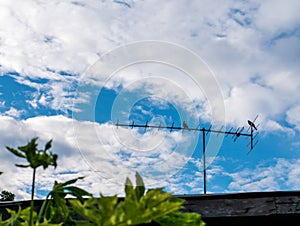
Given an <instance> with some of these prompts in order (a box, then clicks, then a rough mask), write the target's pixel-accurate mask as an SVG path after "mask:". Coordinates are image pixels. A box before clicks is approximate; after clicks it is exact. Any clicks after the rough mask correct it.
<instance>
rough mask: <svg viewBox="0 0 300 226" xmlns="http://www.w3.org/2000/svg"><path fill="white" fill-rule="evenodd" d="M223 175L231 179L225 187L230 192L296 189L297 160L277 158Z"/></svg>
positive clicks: (297, 176)
mask: <svg viewBox="0 0 300 226" xmlns="http://www.w3.org/2000/svg"><path fill="white" fill-rule="evenodd" d="M224 175H227V176H229V177H231V179H232V182H230V184H229V185H228V189H227V191H230V192H247V191H276V190H286V189H287V188H289V189H298V186H299V180H300V177H299V176H300V174H299V160H294V159H291V160H287V159H283V158H278V159H274V161H273V162H271V163H270V162H261V163H260V164H258V165H257V167H256V168H255V169H249V168H246V169H243V170H241V171H239V172H234V173H225V174H224Z"/></svg>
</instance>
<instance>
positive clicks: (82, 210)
mask: <svg viewBox="0 0 300 226" xmlns="http://www.w3.org/2000/svg"><path fill="white" fill-rule="evenodd" d="M36 140H37V138H34V139H32V140H31V141H30V142H29V143H28V144H27V145H26V146H22V147H18V149H19V150H16V149H13V148H9V147H7V149H8V150H9V151H10V152H12V153H13V154H15V155H17V156H18V157H22V158H25V159H27V161H28V162H29V165H26V166H25V167H29V166H30V167H31V168H33V170H34V176H35V169H36V168H37V167H38V166H43V168H44V169H46V168H47V167H48V166H49V165H53V166H54V167H56V160H57V155H54V154H52V152H49V153H47V151H48V150H49V149H50V148H51V142H52V141H51V140H50V141H49V142H48V143H47V144H46V146H45V149H44V150H38V149H37V144H36ZM17 166H21V167H24V165H17ZM79 179H83V177H78V178H75V179H72V180H69V181H67V182H64V183H58V182H57V181H55V183H54V186H53V189H52V191H50V192H49V194H48V195H47V197H46V199H45V200H44V202H43V204H42V206H41V208H40V210H39V211H38V212H36V211H35V210H34V208H33V207H34V204H33V202H34V200H33V199H32V202H31V206H30V207H27V208H25V209H22V208H21V207H19V209H18V210H17V211H14V210H10V209H7V211H8V213H9V214H10V218H9V219H6V220H2V217H0V225H4V226H10V225H16V226H19V225H20V226H33V225H41V226H46V225H49V226H51V225H52V226H55V225H87V226H92V225H97V226H98V225H99V226H117V225H118V226H126V225H141V224H144V223H151V222H156V223H158V224H160V225H162V226H176V225H178V226H185V225H186V226H204V225H205V223H204V222H203V221H202V220H201V216H200V215H199V214H197V213H183V212H181V210H182V208H183V206H182V205H183V203H184V201H185V200H183V199H180V198H176V197H173V196H172V193H167V192H165V191H163V189H162V188H155V189H150V190H148V191H146V189H145V185H144V182H143V179H142V177H141V176H140V175H139V174H138V173H136V184H137V185H136V186H133V184H132V182H131V180H130V179H129V178H127V179H126V183H125V194H126V196H125V198H124V199H122V200H120V199H119V198H118V197H117V196H116V195H115V196H104V195H102V194H100V197H99V198H97V197H94V196H93V195H92V194H90V193H89V192H87V191H85V190H83V189H81V188H79V187H76V186H74V183H76V181H77V180H79ZM32 189H33V191H34V180H33V185H32ZM33 191H32V194H33ZM67 195H69V196H71V197H72V199H66V196H67ZM32 197H33V195H32Z"/></svg>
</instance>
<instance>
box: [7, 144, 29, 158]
mask: <svg viewBox="0 0 300 226" xmlns="http://www.w3.org/2000/svg"><path fill="white" fill-rule="evenodd" d="M6 149H7V150H9V151H10V152H11V153H13V154H14V155H16V156H18V157H20V158H26V156H25V155H24V154H23V153H22V152H19V151H18V150H16V149H14V148H11V147H7V146H6Z"/></svg>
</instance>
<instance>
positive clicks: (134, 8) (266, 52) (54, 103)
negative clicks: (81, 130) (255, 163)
mask: <svg viewBox="0 0 300 226" xmlns="http://www.w3.org/2000/svg"><path fill="white" fill-rule="evenodd" d="M129 4H130V7H125V6H124V5H123V4H117V3H115V2H113V1H106V2H98V1H92V0H91V1H87V2H84V3H82V4H74V3H73V2H71V1H65V2H59V1H57V2H56V1H52V2H51V3H50V2H39V1H26V2H22V1H17V0H16V1H4V2H2V5H1V7H0V10H1V14H0V15H1V20H0V21H5V24H1V37H2V38H1V42H0V45H1V54H0V59H1V65H2V70H4V71H16V72H19V73H20V75H21V76H29V77H31V78H47V79H50V81H52V82H49V83H46V84H45V85H44V90H46V91H44V92H47V95H48V96H49V98H46V99H45V98H44V97H45V96H43V95H42V96H41V97H42V98H43V99H40V100H39V99H38V100H36V101H35V102H32V103H33V104H34V103H38V102H39V103H41V104H45V101H46V102H50V103H51V104H50V106H51V107H52V108H53V109H56V110H58V109H60V108H62V109H63V110H64V111H66V109H69V108H70V107H71V104H70V98H66V96H67V95H68V94H67V93H66V91H65V90H64V89H63V87H66V86H67V87H68V86H71V87H72V84H71V85H70V83H73V82H74V81H76V79H77V75H78V74H81V73H83V72H84V71H85V70H86V69H87V68H88V67H89V66H90V65H91V64H92V63H94V62H95V61H96V60H97V59H98V56H99V54H103V53H105V52H107V51H109V50H110V49H112V48H115V47H117V46H119V45H122V44H126V43H128V42H132V41H140V40H145V39H147V40H149V39H157V40H164V41H170V42H175V43H178V44H180V45H183V46H187V47H188V48H190V49H191V50H193V51H194V52H195V53H197V54H199V55H200V56H201V57H203V58H204V60H205V61H206V62H207V63H208V65H209V66H211V68H212V70H213V71H214V72H215V74H216V77H217V79H218V81H219V83H220V87H221V88H222V91H223V93H224V96H225V99H226V102H228V103H230V104H229V105H228V106H227V111H228V118H227V120H228V122H229V123H236V122H238V123H240V122H241V121H242V120H245V119H244V117H245V115H244V114H239V112H240V109H248V110H249V111H247V115H249V116H250V117H253V116H254V115H256V114H257V113H259V114H261V115H263V118H270V119H272V120H278V119H277V115H278V114H282V113H284V112H285V111H286V110H287V109H288V108H290V107H291V105H292V104H293V103H295V101H298V100H297V98H296V96H295V93H296V92H297V90H298V87H299V79H298V76H296V75H297V74H298V73H299V66H298V63H297V62H299V60H297V59H299V54H298V52H299V51H296V50H295V51H291V50H293V49H295V47H296V46H299V45H298V43H299V37H298V36H297V35H296V36H293V33H291V34H290V35H288V38H286V37H284V36H283V37H282V38H280V39H278V40H277V39H275V40H274V37H275V38H276V36H278V35H280V34H281V33H282V32H283V33H284V32H286V33H287V34H289V32H290V31H293V29H295V27H296V26H297V21H298V19H299V15H298V13H297V12H298V11H299V10H298V8H299V4H298V2H297V1H293V0H290V1H284V2H282V1H264V2H259V1H253V2H244V1H229V2H227V3H226V4H225V3H224V4H222V6H221V5H220V4H219V3H218V2H217V1H206V0H203V1H189V2H188V3H186V2H185V1H176V2H166V3H164V4H162V3H161V2H159V1H154V2H153V1H152V2H148V1H142V2H140V1H130V2H129ZM274 11H275V12H276V13H274ZM153 13H154V14H153ZM145 28H147V29H145ZM290 36H292V37H290ZM220 37H221V38H220ZM266 43H273V44H272V45H271V46H269V47H268V45H267V44H266ZM286 47H288V48H286ZM286 49H288V51H286ZM143 70H144V69H143V68H142V71H143ZM61 71H65V72H68V73H70V74H73V76H70V79H66V78H64V76H62V75H60V74H59V72H61ZM257 76H258V78H261V80H262V81H263V83H264V87H260V86H256V85H252V84H249V83H251V82H252V83H253V81H252V80H251V79H252V78H253V77H257ZM181 77H182V76H181ZM129 78H130V77H128V76H126V78H125V77H122V76H121V78H118V79H119V81H120V82H122V83H123V82H125V81H126V80H128V79H129ZM131 78H132V77H131ZM137 78H140V76H139V75H138V77H137ZM170 78H172V77H170ZM124 79H125V80H124ZM53 80H54V81H53ZM183 82H184V83H186V81H183ZM27 84H28V85H29V86H33V85H34V84H33V83H27ZM68 84H69V85H68ZM180 84H182V83H180ZM187 86H188V87H189V88H188V89H186V90H188V91H190V92H193V90H192V89H190V87H191V86H190V85H187ZM267 87H271V89H267ZM156 88H158V87H156ZM253 89H254V90H255V93H254V92H253ZM160 90H161V89H160ZM163 90H165V91H168V89H163ZM237 90H245V91H244V93H242V95H241V96H239V95H237V96H234V95H233V96H231V95H230V94H232V93H234V92H236V91H237ZM154 91H156V90H155V88H154V89H153V92H154ZM253 95H255V97H253ZM290 96H293V97H294V99H293V100H291V99H288V98H286V97H290ZM171 98H173V99H174V97H171ZM264 104H268V105H271V106H272V107H271V108H270V109H269V108H262V105H264ZM33 106H35V105H33ZM229 106H230V107H229ZM207 110H208V109H207Z"/></svg>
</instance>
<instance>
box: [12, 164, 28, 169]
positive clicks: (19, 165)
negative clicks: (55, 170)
mask: <svg viewBox="0 0 300 226" xmlns="http://www.w3.org/2000/svg"><path fill="white" fill-rule="evenodd" d="M15 166H17V167H21V168H27V167H29V166H30V165H22V164H15Z"/></svg>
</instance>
